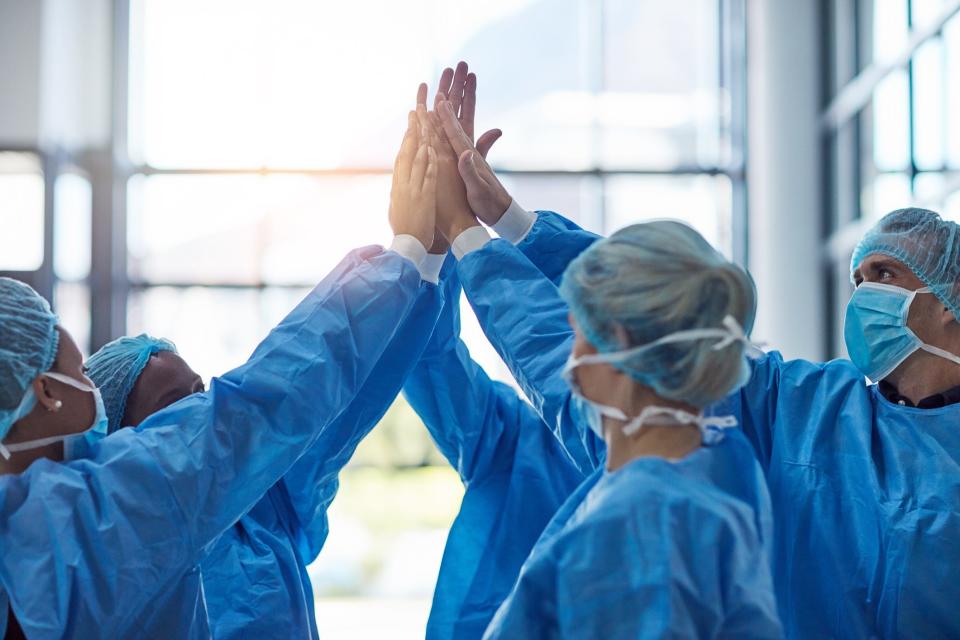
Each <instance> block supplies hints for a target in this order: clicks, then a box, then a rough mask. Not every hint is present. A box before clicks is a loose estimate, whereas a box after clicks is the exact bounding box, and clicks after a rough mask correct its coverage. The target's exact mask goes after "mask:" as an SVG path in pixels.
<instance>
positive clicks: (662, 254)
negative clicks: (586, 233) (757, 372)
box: [561, 220, 756, 407]
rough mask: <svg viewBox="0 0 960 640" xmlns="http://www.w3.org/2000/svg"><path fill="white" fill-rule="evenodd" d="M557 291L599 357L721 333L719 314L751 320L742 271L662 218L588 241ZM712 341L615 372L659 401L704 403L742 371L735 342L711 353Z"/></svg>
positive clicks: (647, 354) (659, 353) (674, 346)
mask: <svg viewBox="0 0 960 640" xmlns="http://www.w3.org/2000/svg"><path fill="white" fill-rule="evenodd" d="M561 294H562V295H563V297H564V298H565V299H566V301H567V303H568V304H569V305H570V309H571V312H572V313H573V316H574V318H575V319H576V321H577V324H578V325H579V327H580V329H581V330H582V331H583V333H584V334H585V336H586V338H587V339H588V340H589V341H590V342H591V343H593V345H594V346H595V347H596V348H597V350H598V351H600V352H601V353H602V352H611V351H622V350H624V349H628V348H630V347H634V346H639V345H644V344H648V343H651V342H654V341H655V340H657V339H659V338H662V337H664V336H667V335H669V334H672V333H676V332H678V331H685V330H689V329H703V328H722V327H723V321H724V318H725V317H726V316H732V317H733V318H734V319H735V320H736V321H737V322H738V323H739V324H740V326H741V327H743V329H744V331H745V332H746V333H749V332H750V330H751V329H752V328H753V321H754V317H755V315H756V287H755V286H754V283H753V279H752V278H751V277H750V276H749V274H747V272H746V271H744V270H743V269H741V268H740V267H739V266H737V265H735V264H733V263H732V262H730V261H729V260H727V259H726V258H724V257H723V256H722V255H721V254H720V253H719V252H718V251H717V250H716V249H714V248H713V247H712V246H710V243H708V242H707V241H706V240H705V239H704V238H703V236H701V235H700V234H699V233H697V232H696V231H695V230H694V229H692V228H691V227H689V226H687V225H685V224H683V223H680V222H675V221H670V220H660V221H655V222H647V223H641V224H635V225H631V226H629V227H626V228H624V229H621V230H620V231H618V232H616V233H614V234H613V235H612V236H610V237H609V238H606V239H604V240H601V241H599V242H597V243H596V244H594V245H593V246H592V247H590V248H589V249H588V250H586V251H584V252H583V253H582V254H581V255H580V256H579V257H578V258H577V259H576V260H574V261H573V262H571V263H570V266H569V267H568V268H567V270H566V272H565V273H564V277H563V282H562V283H561ZM624 338H626V341H624ZM717 342H718V340H716V339H706V340H696V341H689V342H687V341H685V342H676V343H669V344H664V345H659V346H657V347H654V348H652V349H650V350H647V351H644V352H643V353H640V354H638V355H637V356H636V357H634V358H630V359H629V360H627V361H625V362H622V363H618V364H617V365H616V366H618V367H619V368H620V369H622V370H623V371H624V372H625V373H628V374H629V375H631V376H632V377H633V378H635V379H636V380H637V381H639V382H640V383H642V384H645V385H647V386H649V387H651V388H652V389H653V390H654V391H655V392H656V393H657V394H658V395H660V396H663V397H665V398H669V399H673V400H679V401H682V402H688V403H690V404H692V405H694V406H697V407H705V406H707V405H709V404H711V403H713V402H716V401H718V400H720V399H722V398H723V397H725V396H726V395H728V394H730V393H731V392H732V391H734V390H735V389H736V388H737V387H739V386H740V385H742V384H743V383H744V382H745V381H746V377H747V376H748V375H749V368H748V366H747V363H746V360H745V353H744V345H743V343H742V342H733V343H731V344H730V345H728V346H726V347H724V348H723V349H719V350H718V349H715V347H716V345H717Z"/></svg>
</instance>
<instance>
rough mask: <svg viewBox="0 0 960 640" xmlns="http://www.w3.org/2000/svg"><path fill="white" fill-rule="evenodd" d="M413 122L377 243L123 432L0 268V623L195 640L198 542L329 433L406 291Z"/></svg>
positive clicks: (420, 249) (423, 210)
mask: <svg viewBox="0 0 960 640" xmlns="http://www.w3.org/2000/svg"><path fill="white" fill-rule="evenodd" d="M414 122H415V119H414V118H411V124H413V123H414ZM412 128H413V132H408V134H407V136H405V141H404V144H403V146H402V149H401V153H400V155H399V157H398V161H397V166H396V170H395V173H396V179H395V183H394V189H393V192H392V194H391V206H390V222H391V224H392V226H393V229H394V232H395V233H396V237H395V239H394V242H393V244H392V246H391V249H390V250H383V249H381V248H379V247H367V248H364V249H360V250H357V251H354V252H352V253H351V254H350V255H348V256H347V258H346V259H345V260H344V261H343V262H342V263H341V264H340V265H339V266H338V267H337V268H336V269H334V271H333V272H331V274H330V275H329V276H327V278H325V279H324V280H323V281H322V282H321V283H320V284H319V285H318V286H317V288H316V289H314V291H313V292H311V293H310V294H309V295H308V296H307V298H306V299H304V301H303V302H301V303H300V305H298V306H297V307H296V308H295V309H294V310H293V311H292V312H291V313H290V314H289V315H288V316H287V318H286V319H284V320H283V321H282V322H281V323H280V325H278V326H277V327H276V328H275V329H274V330H273V331H272V332H271V333H270V335H269V336H268V337H267V338H266V339H265V340H264V342H263V343H261V344H260V346H259V347H258V348H257V349H256V350H255V351H254V353H253V355H252V356H251V358H250V359H249V360H248V362H247V363H246V364H244V365H243V366H241V367H239V368H237V369H235V370H233V371H231V372H228V373H227V374H225V375H223V376H221V377H219V378H214V379H213V381H212V382H211V385H210V389H209V390H207V391H205V392H203V393H194V394H192V395H189V396H188V397H186V398H184V399H183V400H182V401H180V402H177V403H176V404H174V405H173V406H170V407H168V408H167V409H165V410H163V411H160V412H159V413H156V414H154V415H152V416H151V417H150V418H148V419H147V420H146V421H144V422H143V423H142V424H141V425H140V427H139V428H138V429H136V430H134V429H122V430H120V431H118V432H117V433H115V434H113V435H111V436H110V437H109V438H106V437H104V436H105V435H106V433H107V431H108V428H109V427H108V422H109V419H108V416H107V413H106V409H105V406H104V403H103V400H102V397H101V394H100V391H99V390H98V389H97V388H96V387H95V386H93V384H92V383H91V381H90V380H89V379H88V378H87V376H86V375H85V374H84V372H83V369H82V361H81V356H80V352H79V349H78V348H77V347H76V344H75V343H74V342H73V340H72V339H71V337H70V335H69V333H67V332H66V330H64V329H63V328H62V327H60V326H59V324H58V320H57V317H56V316H55V315H54V314H53V313H52V312H51V311H50V308H49V306H48V305H47V303H46V302H45V301H44V300H43V299H42V298H41V297H40V296H39V295H37V294H36V292H34V291H33V290H32V289H30V288H29V287H27V286H26V285H24V284H22V283H19V282H17V281H14V280H10V279H5V278H4V279H0V445H2V446H0V453H2V454H3V456H4V459H3V461H2V463H0V469H2V471H3V473H4V475H3V477H2V478H0V544H2V546H3V554H2V556H0V585H2V590H0V632H3V633H4V634H7V633H9V634H10V635H11V636H14V635H16V634H18V633H21V634H23V635H26V637H30V638H47V637H57V638H62V637H76V638H96V637H103V638H127V637H138V638H139V637H163V638H170V637H177V638H190V637H198V638H199V637H209V635H210V629H209V626H208V621H207V616H206V611H205V605H204V600H203V597H202V589H201V584H200V572H199V570H198V569H197V564H198V562H199V561H200V560H201V558H202V556H203V555H204V551H205V550H206V548H207V547H208V545H209V544H210V543H211V542H213V541H214V540H215V539H216V538H217V537H218V536H219V535H220V534H222V533H223V532H224V531H225V530H226V529H227V528H228V527H230V525H232V524H233V523H234V522H236V520H237V519H238V518H240V517H241V516H243V515H244V514H245V513H247V512H248V511H249V510H250V508H251V507H253V505H254V504H256V503H257V501H258V500H260V499H261V498H262V497H263V496H264V494H265V493H266V492H267V491H268V490H269V489H270V487H271V486H273V485H274V484H275V483H276V482H277V480H279V479H280V477H281V476H282V475H283V474H284V472H285V471H287V470H288V469H289V468H290V467H291V465H293V464H294V463H295V462H296V460H297V459H298V458H299V457H300V455H301V454H302V453H304V452H305V451H306V450H308V449H309V448H310V447H311V445H314V446H316V443H320V442H323V441H325V440H330V439H332V440H334V441H337V440H339V439H341V438H342V434H341V433H340V432H338V431H337V430H336V429H331V425H332V424H333V423H334V421H335V419H336V418H337V416H338V415H339V414H340V413H341V412H342V411H343V410H344V409H345V408H346V407H347V405H348V404H349V403H350V402H351V401H352V400H353V399H354V398H355V397H356V395H357V394H358V393H359V392H360V390H361V389H362V387H363V385H364V383H365V382H366V381H367V379H368V377H369V375H370V371H371V369H372V367H373V366H374V365H375V364H376V363H377V362H378V360H379V359H380V357H381V355H382V354H383V352H384V349H385V347H386V346H387V344H388V343H389V341H390V339H391V338H392V337H393V336H394V333H395V331H396V328H397V327H398V326H399V325H400V323H401V321H402V320H403V319H404V318H405V317H406V316H407V315H408V313H409V311H410V309H411V307H412V306H413V305H414V303H415V300H416V298H417V293H418V290H419V288H420V285H421V274H420V272H419V271H418V267H419V265H420V264H421V263H422V261H423V258H424V256H425V254H426V252H427V250H426V248H425V247H426V246H427V245H429V244H431V243H432V241H433V233H434V223H433V219H432V218H433V215H434V207H435V188H434V181H435V179H436V163H435V162H434V161H433V159H434V157H435V153H434V152H433V151H432V150H430V149H429V145H428V144H427V143H426V142H425V141H424V139H423V137H422V136H417V135H415V133H414V132H415V131H416V125H415V124H414V125H413V127H412ZM418 138H419V140H418ZM161 621H164V622H167V623H170V624H171V625H172V626H164V625H162V624H160V623H161Z"/></svg>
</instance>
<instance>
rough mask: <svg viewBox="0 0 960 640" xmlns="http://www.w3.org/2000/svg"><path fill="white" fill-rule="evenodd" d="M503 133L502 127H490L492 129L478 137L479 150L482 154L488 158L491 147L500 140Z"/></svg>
mask: <svg viewBox="0 0 960 640" xmlns="http://www.w3.org/2000/svg"><path fill="white" fill-rule="evenodd" d="M502 135H503V131H500V129H490V131H487V132H486V133H484V134H483V135H482V136H480V137H479V138H478V139H477V152H478V153H479V154H480V156H481V157H483V158H484V159H486V157H487V154H488V153H489V152H490V147H492V146H493V143H495V142H496V141H497V140H499V139H500V136H502Z"/></svg>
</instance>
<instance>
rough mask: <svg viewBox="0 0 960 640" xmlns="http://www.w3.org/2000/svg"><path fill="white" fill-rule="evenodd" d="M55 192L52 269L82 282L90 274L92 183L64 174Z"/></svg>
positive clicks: (66, 277)
mask: <svg viewBox="0 0 960 640" xmlns="http://www.w3.org/2000/svg"><path fill="white" fill-rule="evenodd" d="M54 189H55V190H56V191H55V197H54V203H55V211H54V227H53V229H54V243H53V246H54V249H53V268H54V271H55V272H56V274H57V277H58V278H61V279H63V280H83V279H84V278H86V277H87V276H88V275H90V249H91V245H90V243H91V239H90V233H91V226H90V216H91V207H92V206H93V200H92V198H93V194H92V188H91V186H90V181H89V180H87V179H86V178H84V177H82V176H78V175H76V174H73V173H65V174H63V175H60V176H57V181H56V183H55V186H54Z"/></svg>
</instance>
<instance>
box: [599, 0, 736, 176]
mask: <svg viewBox="0 0 960 640" xmlns="http://www.w3.org/2000/svg"><path fill="white" fill-rule="evenodd" d="M718 6H719V4H718V3H717V2H716V0H690V1H688V2H687V3H685V4H684V10H683V11H678V10H677V7H676V6H675V5H673V4H671V3H664V2H655V1H652V0H606V2H604V25H603V26H604V31H603V35H604V54H603V58H604V61H605V69H604V87H603V90H604V91H603V93H601V94H600V95H598V96H596V99H594V100H593V101H592V102H591V103H589V104H590V106H591V107H592V111H593V113H592V115H593V118H594V120H595V121H596V124H597V125H598V126H599V127H601V128H602V130H603V138H602V143H601V144H602V161H603V164H604V165H605V166H609V167H637V166H653V167H672V166H676V165H683V164H686V165H690V164H700V165H705V166H715V165H717V164H718V163H720V152H721V150H720V147H719V143H720V140H719V131H720V126H721V118H726V117H727V113H726V108H725V107H726V98H725V96H724V95H722V94H721V92H720V89H719V86H720V79H719V70H720V65H719V64H718V59H717V56H718V52H719V50H720V48H719V43H718V38H719V33H720V30H719V17H718V15H717V10H718ZM652 60H655V61H656V64H645V63H639V64H638V61H652Z"/></svg>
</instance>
